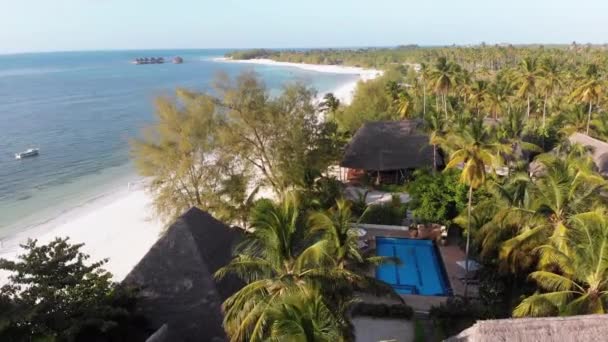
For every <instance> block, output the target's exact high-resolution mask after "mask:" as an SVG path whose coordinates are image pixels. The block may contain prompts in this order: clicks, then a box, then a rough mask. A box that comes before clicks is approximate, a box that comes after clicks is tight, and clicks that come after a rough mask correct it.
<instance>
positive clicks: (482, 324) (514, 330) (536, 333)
mask: <svg viewBox="0 0 608 342" xmlns="http://www.w3.org/2000/svg"><path fill="white" fill-rule="evenodd" d="M607 339H608V315H581V316H569V317H543V318H517V319H497V320H487V321H478V322H477V323H475V325H473V326H472V327H470V328H468V329H466V330H463V331H462V332H461V333H460V334H458V335H456V336H453V337H450V338H449V339H447V340H446V341H447V342H473V341H509V342H527V341H536V342H544V341H560V342H575V341H586V342H592V341H597V342H599V341H606V340H607Z"/></svg>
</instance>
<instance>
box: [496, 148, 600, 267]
mask: <svg viewBox="0 0 608 342" xmlns="http://www.w3.org/2000/svg"><path fill="white" fill-rule="evenodd" d="M582 153H587V152H586V151H580V149H579V147H578V146H574V147H571V148H569V149H568V152H567V153H561V154H558V155H550V154H544V155H540V156H538V157H537V158H536V163H538V164H539V166H540V171H538V172H536V175H535V177H534V178H533V179H531V182H532V183H533V184H532V187H531V193H530V197H531V198H530V201H529V205H528V206H527V207H525V208H521V209H522V210H525V211H526V212H528V213H529V214H530V215H531V216H530V219H529V220H528V221H527V222H526V223H525V224H523V225H522V227H521V228H520V231H519V233H518V234H517V236H515V237H513V238H512V239H510V240H508V241H506V242H505V243H504V244H503V246H502V248H501V255H500V257H501V259H503V260H507V259H510V258H511V254H512V253H513V252H514V251H516V250H517V249H519V248H522V246H530V245H536V246H539V245H542V244H545V243H546V242H547V241H551V243H552V244H554V245H555V246H560V247H563V248H566V247H565V245H564V244H565V240H564V237H565V232H566V230H567V228H566V225H565V224H566V222H567V220H568V219H569V218H570V217H571V216H573V215H576V214H578V213H581V212H584V211H587V210H590V209H592V208H593V207H595V206H596V205H597V204H598V203H599V201H600V196H599V194H600V191H601V190H602V189H604V188H605V187H606V181H605V180H604V179H603V178H602V177H601V176H600V175H598V174H596V173H594V172H593V171H592V168H593V167H594V164H593V161H592V160H591V159H590V158H589V157H588V156H584V157H583V156H581V154H582ZM546 261H547V260H544V259H541V260H540V263H541V264H544V263H546Z"/></svg>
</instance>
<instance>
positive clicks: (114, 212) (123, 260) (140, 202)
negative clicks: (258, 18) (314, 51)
mask: <svg viewBox="0 0 608 342" xmlns="http://www.w3.org/2000/svg"><path fill="white" fill-rule="evenodd" d="M218 61H219V60H218ZM222 61H226V62H231V63H240V62H244V63H255V64H268V65H277V66H286V67H296V68H301V69H306V70H311V71H318V72H328V73H344V74H356V75H359V79H360V80H369V79H372V78H374V77H377V76H378V75H380V74H381V72H380V71H378V70H368V69H361V68H354V67H342V66H331V65H310V64H297V63H283V62H275V61H271V60H251V61H232V60H230V61H228V60H226V59H222ZM357 82H358V81H357V80H356V81H353V82H349V83H347V84H344V85H342V86H341V87H339V88H338V89H335V90H334V91H333V93H334V94H335V95H336V97H338V98H339V99H340V100H341V101H342V103H345V104H347V103H350V101H351V100H352V96H353V92H354V90H355V88H356V86H357ZM151 202H152V199H151V197H150V195H149V194H148V193H147V192H146V191H145V190H144V189H143V187H142V186H141V184H139V185H137V186H136V187H131V188H130V189H128V188H127V184H125V185H124V188H123V189H121V190H117V191H116V192H115V193H111V194H107V195H105V196H103V197H102V198H101V199H99V200H95V201H93V202H91V203H88V204H86V205H84V206H83V207H82V208H78V209H76V210H72V211H70V212H69V213H68V214H65V215H62V216H59V217H57V218H55V219H52V220H50V221H48V222H45V223H43V224H41V225H39V226H37V227H35V229H30V230H27V231H24V232H20V233H17V234H15V235H13V236H10V237H8V238H5V239H3V240H2V241H0V258H6V259H12V260H14V259H15V258H16V256H17V255H19V254H22V250H21V249H20V248H19V244H20V243H24V242H25V241H26V240H27V239H28V238H36V239H38V240H39V241H40V243H47V242H49V241H51V240H52V239H54V238H55V237H70V240H71V242H72V243H84V244H85V246H84V247H83V250H84V252H86V253H87V254H90V255H91V260H100V259H104V258H108V259H109V261H108V263H107V265H106V267H105V268H106V269H107V270H108V271H110V272H112V274H113V275H114V279H115V280H116V281H120V280H122V279H123V278H124V277H125V276H126V275H127V274H128V273H129V271H130V270H131V269H132V268H133V267H134V266H135V265H136V264H137V263H138V262H139V260H141V258H142V257H143V256H144V255H145V254H146V252H147V251H148V250H149V248H150V247H151V246H152V245H153V244H154V243H155V242H156V240H157V239H158V238H159V236H160V234H161V233H162V230H163V225H162V223H161V222H160V221H158V220H157V219H155V218H154V213H153V211H152V209H151V207H150V205H151ZM6 276H7V274H6V273H4V274H3V273H0V285H2V284H4V283H5V282H6V280H7V279H6Z"/></svg>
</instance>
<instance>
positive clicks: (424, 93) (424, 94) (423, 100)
mask: <svg viewBox="0 0 608 342" xmlns="http://www.w3.org/2000/svg"><path fill="white" fill-rule="evenodd" d="M425 117H426V86H424V85H423V86H422V118H425Z"/></svg>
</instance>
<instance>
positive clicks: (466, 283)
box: [464, 184, 473, 303]
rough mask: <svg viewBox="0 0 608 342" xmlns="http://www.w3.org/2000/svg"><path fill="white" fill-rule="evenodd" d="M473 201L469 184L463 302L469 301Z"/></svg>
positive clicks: (471, 188) (471, 187)
mask: <svg viewBox="0 0 608 342" xmlns="http://www.w3.org/2000/svg"><path fill="white" fill-rule="evenodd" d="M472 202H473V185H472V184H471V185H469V207H468V214H467V215H468V222H467V243H466V246H465V248H464V302H465V303H467V302H468V301H469V297H468V294H469V245H470V244H471V206H472Z"/></svg>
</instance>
